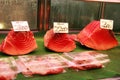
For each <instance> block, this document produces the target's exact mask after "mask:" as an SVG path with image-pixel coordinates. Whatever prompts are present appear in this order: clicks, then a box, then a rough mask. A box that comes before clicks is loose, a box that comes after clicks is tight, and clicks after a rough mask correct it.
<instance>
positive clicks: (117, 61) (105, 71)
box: [0, 33, 120, 80]
mask: <svg viewBox="0 0 120 80" xmlns="http://www.w3.org/2000/svg"><path fill="white" fill-rule="evenodd" d="M43 35H44V33H35V38H36V41H37V44H38V48H37V49H36V50H35V51H34V52H31V53H30V54H28V55H43V54H53V53H54V52H52V51H50V50H48V49H46V48H45V47H44V45H43V44H44V42H43ZM5 36H6V35H1V34H0V43H1V41H2V40H3V39H4V38H5ZM116 38H117V40H118V41H119V42H120V35H116ZM76 45H77V48H76V49H75V50H74V52H81V51H88V50H91V49H88V48H85V47H83V46H81V45H80V44H79V43H76ZM99 52H102V53H104V54H108V55H109V58H110V60H111V62H110V63H108V64H107V65H106V67H104V68H102V69H93V70H86V71H75V70H73V69H67V70H66V72H65V73H61V74H56V75H47V76H40V75H34V76H33V77H24V76H23V75H22V74H18V76H17V78H16V80H99V79H101V78H109V77H115V76H120V44H119V45H118V46H117V47H116V48H113V49H110V50H106V51H99ZM58 54H62V53H58ZM8 56H9V55H6V54H3V53H0V57H8Z"/></svg>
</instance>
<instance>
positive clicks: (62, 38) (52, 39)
mask: <svg viewBox="0 0 120 80" xmlns="http://www.w3.org/2000/svg"><path fill="white" fill-rule="evenodd" d="M44 46H45V47H46V48H48V49H50V50H52V51H55V52H70V51H73V50H74V49H75V48H76V45H75V42H74V40H73V39H72V38H71V36H70V35H69V34H67V33H54V32H53V29H51V30H48V31H47V32H46V34H45V35H44Z"/></svg>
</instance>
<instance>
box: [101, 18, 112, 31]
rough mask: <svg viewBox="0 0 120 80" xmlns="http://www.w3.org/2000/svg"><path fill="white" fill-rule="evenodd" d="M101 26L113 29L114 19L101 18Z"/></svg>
mask: <svg viewBox="0 0 120 80" xmlns="http://www.w3.org/2000/svg"><path fill="white" fill-rule="evenodd" d="M100 27H101V28H103V29H110V30H113V20H108V19H100Z"/></svg>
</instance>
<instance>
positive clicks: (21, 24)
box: [11, 21, 30, 31]
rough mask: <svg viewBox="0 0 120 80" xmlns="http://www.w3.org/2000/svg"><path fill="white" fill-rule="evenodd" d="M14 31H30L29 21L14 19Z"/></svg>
mask: <svg viewBox="0 0 120 80" xmlns="http://www.w3.org/2000/svg"><path fill="white" fill-rule="evenodd" d="M11 23H12V26H13V30H14V31H30V28H29V25H28V22H27V21H12V22H11Z"/></svg>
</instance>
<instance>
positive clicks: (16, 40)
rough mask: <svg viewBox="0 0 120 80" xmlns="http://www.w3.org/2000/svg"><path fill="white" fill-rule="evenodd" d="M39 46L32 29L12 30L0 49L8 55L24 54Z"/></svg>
mask: <svg viewBox="0 0 120 80" xmlns="http://www.w3.org/2000/svg"><path fill="white" fill-rule="evenodd" d="M36 48H37V44H36V40H35V38H34V35H33V33H32V32H31V31H25V32H15V31H13V30H12V31H10V32H9V33H8V35H7V36H6V38H5V39H4V41H3V42H2V43H1V45H0V51H1V52H3V53H6V54H8V55H23V54H28V53H30V52H32V51H34V50H35V49H36Z"/></svg>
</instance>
